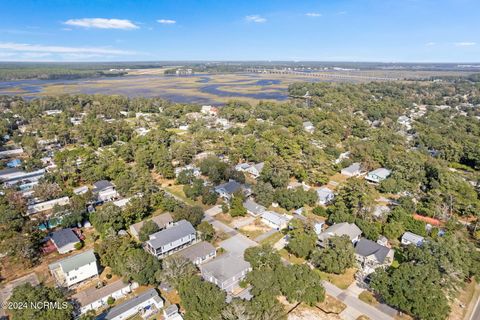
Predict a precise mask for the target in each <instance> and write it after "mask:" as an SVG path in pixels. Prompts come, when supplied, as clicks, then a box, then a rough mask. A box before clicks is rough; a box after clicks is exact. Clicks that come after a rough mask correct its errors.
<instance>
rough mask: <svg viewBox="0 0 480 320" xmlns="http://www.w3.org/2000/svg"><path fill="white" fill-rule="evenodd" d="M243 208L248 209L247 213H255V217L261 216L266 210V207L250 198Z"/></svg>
mask: <svg viewBox="0 0 480 320" xmlns="http://www.w3.org/2000/svg"><path fill="white" fill-rule="evenodd" d="M243 206H244V207H245V209H247V211H250V212H253V214H255V215H259V214H261V213H263V212H264V211H265V210H266V208H265V207H264V206H262V205H260V204H258V203H256V202H255V201H253V200H252V199H250V198H248V199H247V200H245V201H244V202H243Z"/></svg>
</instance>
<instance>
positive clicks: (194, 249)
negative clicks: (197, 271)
mask: <svg viewBox="0 0 480 320" xmlns="http://www.w3.org/2000/svg"><path fill="white" fill-rule="evenodd" d="M176 255H178V256H182V257H184V258H187V259H188V260H190V261H191V262H192V263H193V264H196V265H199V264H201V263H204V262H205V261H208V260H210V259H213V258H215V257H216V256H217V250H216V249H215V247H214V246H212V245H211V244H210V243H208V242H206V241H200V242H198V243H195V244H194V245H191V246H190V247H187V248H185V249H182V250H180V251H179V252H177V253H176Z"/></svg>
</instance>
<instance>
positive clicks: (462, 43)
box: [455, 42, 477, 47]
mask: <svg viewBox="0 0 480 320" xmlns="http://www.w3.org/2000/svg"><path fill="white" fill-rule="evenodd" d="M476 44H477V43H476V42H456V43H455V46H456V47H471V46H475V45H476Z"/></svg>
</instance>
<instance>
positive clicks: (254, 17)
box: [245, 14, 267, 23]
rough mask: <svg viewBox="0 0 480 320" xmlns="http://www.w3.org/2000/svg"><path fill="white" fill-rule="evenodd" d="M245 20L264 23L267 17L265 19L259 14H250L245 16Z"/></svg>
mask: <svg viewBox="0 0 480 320" xmlns="http://www.w3.org/2000/svg"><path fill="white" fill-rule="evenodd" d="M245 20H246V21H247V22H255V23H264V22H267V19H265V18H264V17H262V16H259V15H257V14H254V15H251V16H246V17H245Z"/></svg>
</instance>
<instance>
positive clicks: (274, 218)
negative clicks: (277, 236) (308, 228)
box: [262, 211, 288, 226]
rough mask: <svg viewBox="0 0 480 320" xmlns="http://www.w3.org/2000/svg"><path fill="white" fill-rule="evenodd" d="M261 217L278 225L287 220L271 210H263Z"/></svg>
mask: <svg viewBox="0 0 480 320" xmlns="http://www.w3.org/2000/svg"><path fill="white" fill-rule="evenodd" d="M262 218H263V219H265V220H268V221H270V222H272V223H274V224H276V225H278V226H279V225H281V224H283V223H285V222H288V219H287V218H286V217H284V216H282V215H280V214H278V213H276V212H273V211H265V212H264V213H262Z"/></svg>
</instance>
